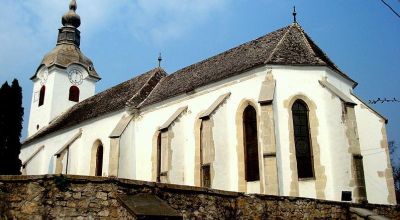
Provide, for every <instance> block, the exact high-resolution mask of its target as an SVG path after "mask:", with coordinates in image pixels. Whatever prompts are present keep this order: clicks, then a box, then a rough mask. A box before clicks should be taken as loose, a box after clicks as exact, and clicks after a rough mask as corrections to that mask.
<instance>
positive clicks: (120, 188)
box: [0, 175, 400, 219]
mask: <svg viewBox="0 0 400 220" xmlns="http://www.w3.org/2000/svg"><path fill="white" fill-rule="evenodd" d="M138 194H145V195H151V196H154V197H157V198H160V199H161V200H163V202H165V204H167V205H169V206H170V207H172V208H173V209H175V210H176V211H177V213H179V214H180V216H181V218H183V219H368V216H366V217H365V218H364V217H360V216H359V215H357V213H355V212H354V211H352V210H361V209H363V210H367V211H368V210H369V211H371V213H375V215H376V214H378V215H381V216H385V217H387V218H390V219H400V206H390V205H376V204H363V205H361V204H354V203H347V202H333V201H325V200H318V199H308V198H297V197H285V196H270V195H252V194H250V195H249V194H243V193H237V192H227V191H220V190H213V189H206V188H199V187H191V186H180V185H172V184H162V183H153V182H143V181H137V180H126V179H118V178H109V177H89V176H71V175H68V176H60V175H44V176H0V219H56V218H62V219H136V218H138V216H137V215H135V213H134V211H132V210H133V209H130V208H129V205H126V204H123V203H124V202H123V201H121V199H119V198H120V196H121V195H124V196H126V195H132V196H134V195H138ZM378 217H379V216H378ZM144 219H145V218H144ZM162 219H167V218H162ZM171 219H172V218H171ZM369 219H373V218H372V217H370V218H369Z"/></svg>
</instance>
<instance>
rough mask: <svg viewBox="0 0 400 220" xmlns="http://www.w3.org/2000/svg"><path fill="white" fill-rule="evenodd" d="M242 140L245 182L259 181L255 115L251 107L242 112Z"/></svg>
mask: <svg viewBox="0 0 400 220" xmlns="http://www.w3.org/2000/svg"><path fill="white" fill-rule="evenodd" d="M243 138H244V141H243V143H244V154H245V172H246V174H245V176H246V181H257V180H260V171H259V167H258V139H257V113H256V110H255V109H254V108H253V107H252V106H250V105H249V106H247V107H246V108H245V109H244V112H243Z"/></svg>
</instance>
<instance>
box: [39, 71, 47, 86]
mask: <svg viewBox="0 0 400 220" xmlns="http://www.w3.org/2000/svg"><path fill="white" fill-rule="evenodd" d="M48 76H49V70H48V69H47V68H46V69H43V70H41V71H40V72H39V73H38V78H39V79H40V84H41V85H44V84H46V81H47V78H48Z"/></svg>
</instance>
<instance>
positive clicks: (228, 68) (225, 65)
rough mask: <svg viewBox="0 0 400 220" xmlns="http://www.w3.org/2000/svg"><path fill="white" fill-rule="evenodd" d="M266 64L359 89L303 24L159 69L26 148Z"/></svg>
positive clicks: (72, 113) (90, 104) (84, 106)
mask: <svg viewBox="0 0 400 220" xmlns="http://www.w3.org/2000/svg"><path fill="white" fill-rule="evenodd" d="M266 64H270V65H292V66H293V65H303V66H327V67H329V68H331V69H332V70H334V71H336V72H337V73H338V74H340V75H342V76H343V77H345V78H346V79H348V80H350V81H351V82H353V83H354V85H356V82H355V81H353V80H352V79H351V78H350V77H348V76H347V75H346V74H345V73H343V72H342V71H340V70H339V69H338V68H337V67H336V66H335V64H334V63H333V62H332V61H330V60H329V58H328V57H327V56H326V54H325V53H324V52H323V51H322V50H321V49H320V48H319V47H318V46H317V45H316V44H315V43H314V42H313V41H312V40H311V38H310V37H309V36H308V35H307V34H306V33H305V32H304V31H303V29H302V28H301V27H300V25H298V24H297V23H293V24H291V25H289V26H287V27H284V28H281V29H279V30H276V31H274V32H271V33H269V34H267V35H265V36H262V37H260V38H257V39H255V40H252V41H250V42H248V43H245V44H242V45H240V46H237V47H235V48H232V49H230V50H228V51H226V52H223V53H221V54H218V55H216V56H213V57H210V58H208V59H206V60H203V61H201V62H198V63H195V64H193V65H190V66H188V67H185V68H183V69H181V70H178V71H176V72H175V73H173V74H171V75H168V76H166V74H165V72H164V71H163V70H162V69H159V68H157V69H154V70H151V71H149V72H147V73H144V74H142V75H140V76H137V77H135V78H133V79H131V80H128V81H126V82H123V83H121V84H119V85H117V86H115V87H113V88H111V89H108V90H106V91H104V92H102V93H99V94H97V95H95V96H93V97H91V98H88V99H86V100H84V101H82V102H80V103H78V104H76V105H75V106H73V107H72V108H71V109H69V110H68V111H67V112H65V113H64V114H62V115H61V116H59V118H57V119H56V120H54V122H52V123H51V124H50V125H49V126H47V127H45V128H43V129H42V130H40V131H39V132H37V134H35V135H33V136H32V137H29V138H28V139H27V140H26V141H25V142H24V144H28V143H30V142H32V141H33V140H35V139H37V138H40V137H44V136H45V135H47V134H49V133H52V132H54V131H57V130H60V129H64V128H67V127H70V126H73V125H76V124H78V123H80V122H83V121H85V120H88V119H92V118H95V117H98V116H100V115H103V114H106V113H109V112H112V111H116V110H119V109H122V108H124V107H125V106H128V107H130V108H136V109H137V108H140V107H144V106H148V105H151V104H155V103H158V102H161V101H164V100H167V99H169V98H172V97H175V96H178V95H180V94H184V93H186V92H190V91H193V90H194V89H196V88H199V87H201V86H204V85H207V84H210V83H213V82H216V81H220V80H222V79H226V78H228V77H231V76H234V75H237V74H240V73H242V72H244V71H246V70H250V69H253V68H256V67H259V66H261V65H266ZM146 84H147V86H145V87H143V86H144V85H146ZM142 87H143V88H142Z"/></svg>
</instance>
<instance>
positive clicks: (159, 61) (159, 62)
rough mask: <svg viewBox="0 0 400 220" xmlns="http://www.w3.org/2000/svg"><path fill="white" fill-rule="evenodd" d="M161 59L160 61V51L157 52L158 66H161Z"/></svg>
mask: <svg viewBox="0 0 400 220" xmlns="http://www.w3.org/2000/svg"><path fill="white" fill-rule="evenodd" d="M161 61H162V57H161V53H159V54H158V67H161Z"/></svg>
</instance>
